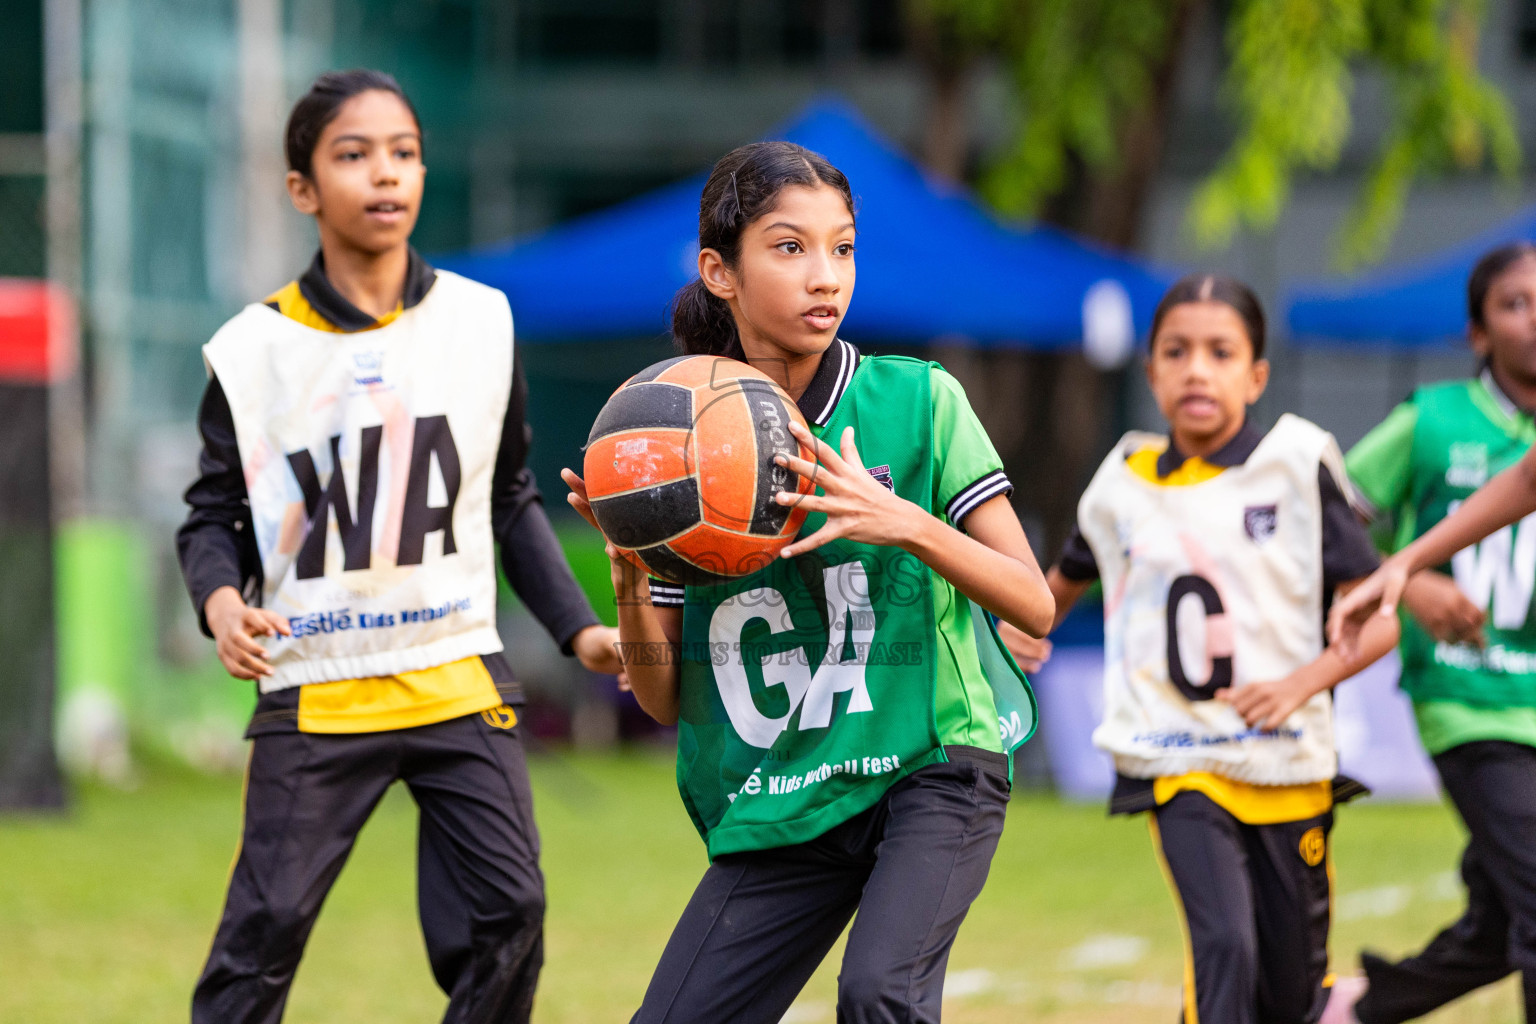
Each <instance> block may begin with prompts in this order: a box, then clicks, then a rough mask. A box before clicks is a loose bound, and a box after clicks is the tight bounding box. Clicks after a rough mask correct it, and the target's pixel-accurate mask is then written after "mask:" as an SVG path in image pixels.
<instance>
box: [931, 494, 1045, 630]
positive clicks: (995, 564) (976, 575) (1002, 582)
mask: <svg viewBox="0 0 1536 1024" xmlns="http://www.w3.org/2000/svg"><path fill="white" fill-rule="evenodd" d="M901 546H902V547H903V548H904V549H906V550H907V551H909V552H911V553H912V554H914V555H916V556H917V557H918V558H920V559H922V561H923V562H924V564H926V565H927V566H928V567H929V568H930V569H932V570H933V571H934V572H936V573H938V574H939V575H940V576H942V577H944V578H945V579H946V580H948V581H949V582H950V583H952V584H953V585H954V587H955V589H956V590H958V591H960V592H961V593H962V594H964V595H965V596H966V597H968V598H970V599H971V600H972V601H975V602H976V603H977V604H979V605H981V606H982V607H983V608H985V609H986V610H987V611H989V612H991V613H992V614H993V615H996V616H997V617H998V618H1000V619H1002V620H1003V621H1005V622H1009V623H1011V624H1013V625H1015V626H1017V627H1018V628H1019V629H1021V630H1023V631H1024V632H1025V633H1028V634H1029V635H1030V636H1033V637H1042V636H1045V635H1046V634H1047V633H1049V632H1050V631H1051V626H1052V625H1053V624H1054V622H1055V616H1056V602H1055V599H1054V598H1052V597H1051V591H1050V588H1049V587H1047V586H1046V582H1045V575H1044V574H1043V573H1042V572H1041V571H1040V568H1039V566H1037V565H1034V564H1030V563H1026V562H1024V561H1022V560H1020V559H1018V558H1014V557H1013V556H1011V555H1007V554H1004V553H1003V552H1001V551H995V550H993V549H992V548H989V547H987V545H985V544H983V543H981V542H980V541H978V540H976V539H975V538H973V537H968V536H966V535H965V534H963V533H961V532H960V531H959V530H956V529H955V528H954V527H952V526H949V525H948V524H946V523H944V522H942V521H940V520H939V519H936V518H935V517H933V516H931V515H928V514H927V513H920V514H919V515H918V516H914V518H913V529H912V530H911V534H910V536H909V538H908V539H907V540H906V541H905V542H904V543H903V544H902V545H901Z"/></svg>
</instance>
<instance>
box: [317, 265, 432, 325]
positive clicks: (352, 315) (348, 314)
mask: <svg viewBox="0 0 1536 1024" xmlns="http://www.w3.org/2000/svg"><path fill="white" fill-rule="evenodd" d="M436 280H437V271H436V270H433V269H432V265H431V264H430V263H428V262H427V261H426V260H424V259H422V258H421V256H420V255H419V254H418V253H417V252H416V250H415V249H410V250H409V251H408V253H407V256H406V264H405V290H404V291H403V292H401V293H400V304H401V306H403V307H404V308H405V309H410V308H411V307H412V306H414V305H416V304H418V303H419V302H421V300H422V299H424V298H426V297H427V292H429V291H431V290H432V285H433V283H434V282H435V281H436ZM299 294H300V295H302V296H304V301H305V302H308V303H309V304H310V305H311V306H313V307H314V310H315V312H316V313H319V314H320V315H321V316H323V317H325V318H326V319H327V320H329V321H330V322H331V323H332V324H334V325H335V326H336V328H337V329H338V330H341V331H362V330H367V329H368V328H369V327H372V326H373V325H374V324H376V323H378V321H377V320H375V319H374V318H373V317H371V316H369V315H368V314H367V313H364V312H363V311H362V310H360V309H358V308H357V307H356V306H354V305H352V303H351V302H349V301H348V300H347V298H346V296H344V295H342V294H341V292H339V291H337V290H336V286H335V285H333V284H331V279H330V278H329V277H327V276H326V275H325V253H324V252H321V251H319V250H317V251H316V252H315V258H314V259H313V260H311V261H310V264H309V269H308V270H306V271H304V276H303V277H301V278H299Z"/></svg>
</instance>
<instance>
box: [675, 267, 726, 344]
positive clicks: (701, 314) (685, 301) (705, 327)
mask: <svg viewBox="0 0 1536 1024" xmlns="http://www.w3.org/2000/svg"><path fill="white" fill-rule="evenodd" d="M672 338H673V341H674V342H675V343H676V345H677V348H678V351H680V352H682V353H683V354H684V355H689V356H724V355H729V356H734V355H736V353H738V352H739V351H740V350H741V342H740V340H739V339H738V338H737V336H736V318H735V317H733V316H732V315H731V307H730V306H729V305H728V304H727V303H726V301H725V300H724V299H722V298H720V296H718V295H715V294H713V293H712V292H711V291H710V290H709V289H708V288H706V287H704V282H703V281H693V282H691V283H690V284H688V285H686V286H684V288H683V289H682V290H681V291H679V292H678V293H677V296H676V297H675V298H674V299H673V300H672Z"/></svg>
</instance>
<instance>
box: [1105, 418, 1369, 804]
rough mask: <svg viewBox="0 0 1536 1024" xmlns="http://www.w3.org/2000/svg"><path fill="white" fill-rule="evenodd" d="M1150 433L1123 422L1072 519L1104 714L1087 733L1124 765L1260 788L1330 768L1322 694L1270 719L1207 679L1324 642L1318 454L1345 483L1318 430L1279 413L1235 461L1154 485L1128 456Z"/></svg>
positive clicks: (1310, 651)
mask: <svg viewBox="0 0 1536 1024" xmlns="http://www.w3.org/2000/svg"><path fill="white" fill-rule="evenodd" d="M1164 444H1166V441H1165V440H1164V439H1163V438H1159V437H1154V436H1152V435H1147V434H1128V435H1127V436H1126V437H1125V438H1124V439H1122V440H1121V442H1120V443H1119V445H1117V446H1116V448H1115V450H1114V451H1112V452H1111V453H1110V455H1109V457H1108V458H1107V459H1105V460H1104V464H1103V465H1102V466H1101V467H1100V468H1099V470H1098V472H1097V473H1096V474H1095V476H1094V478H1093V482H1092V483H1091V484H1090V485H1089V486H1088V490H1087V491H1086V492H1085V493H1084V495H1083V498H1082V501H1081V503H1080V504H1079V506H1078V524H1079V528H1080V529H1081V530H1082V533H1083V536H1084V538H1085V539H1086V540H1087V542H1088V544H1089V546H1090V547H1091V548H1092V549H1093V554H1094V558H1095V559H1096V560H1097V561H1098V566H1099V572H1100V575H1101V578H1102V581H1103V587H1104V627H1105V628H1104V633H1105V637H1104V655H1105V669H1104V696H1105V701H1104V704H1105V709H1104V721H1103V723H1102V724H1101V725H1100V726H1099V728H1098V729H1097V730H1096V731H1095V732H1094V742H1095V743H1096V744H1097V745H1098V746H1100V747H1101V748H1103V749H1104V750H1107V751H1109V752H1110V753H1111V754H1112V755H1114V758H1115V766H1116V769H1117V770H1118V771H1120V772H1121V773H1123V774H1125V775H1129V776H1132V777H1136V778H1155V777H1159V776H1165V775H1177V774H1180V773H1183V772H1190V771H1208V772H1216V773H1219V774H1221V775H1224V776H1226V777H1228V778H1232V779H1236V780H1238V781H1242V782H1250V783H1256V784H1260V785H1293V784H1297V783H1305V782H1318V781H1322V780H1325V779H1330V778H1332V777H1333V776H1334V774H1335V773H1336V770H1337V756H1336V754H1335V751H1334V740H1333V717H1332V705H1331V702H1330V698H1329V696H1328V695H1327V694H1319V695H1317V696H1315V697H1313V698H1312V699H1311V700H1309V701H1308V702H1307V703H1306V704H1305V705H1303V706H1302V707H1301V708H1300V709H1298V710H1297V711H1296V712H1295V713H1294V714H1292V715H1291V716H1290V717H1289V718H1288V719H1286V721H1285V723H1284V724H1283V725H1282V726H1281V727H1280V728H1279V729H1276V730H1273V731H1260V730H1256V729H1250V728H1249V727H1248V726H1247V725H1246V724H1245V723H1244V721H1243V719H1242V716H1241V715H1239V714H1238V713H1237V712H1236V711H1234V710H1233V709H1232V708H1231V707H1230V706H1229V705H1227V704H1225V703H1223V702H1221V701H1217V700H1213V699H1211V698H1212V695H1213V694H1214V693H1215V691H1216V690H1218V689H1221V688H1223V687H1226V686H1232V687H1241V686H1244V685H1247V684H1248V683H1251V682H1261V681H1269V680H1275V679H1280V678H1283V677H1284V676H1287V675H1289V674H1290V673H1291V672H1293V671H1295V670H1296V669H1298V668H1300V667H1302V666H1303V665H1305V664H1307V663H1308V662H1310V661H1312V660H1313V659H1314V658H1316V657H1317V656H1318V654H1320V653H1321V652H1322V650H1323V643H1324V641H1323V612H1322V609H1323V564H1322V531H1323V521H1322V501H1321V496H1320V494H1319V492H1318V465H1319V463H1323V464H1325V465H1327V466H1328V468H1329V469H1330V470H1331V471H1332V472H1333V473H1334V475H1335V477H1336V478H1337V479H1338V480H1340V481H1344V480H1345V479H1346V477H1345V475H1344V470H1343V458H1342V456H1341V455H1340V453H1339V449H1338V445H1337V444H1336V443H1335V442H1334V440H1333V438H1332V436H1331V435H1329V434H1328V433H1327V432H1326V431H1324V430H1322V429H1321V428H1320V427H1317V426H1315V425H1313V424H1312V423H1309V422H1307V421H1306V420H1303V419H1300V418H1299V417H1296V416H1291V415H1286V416H1282V417H1281V418H1280V421H1279V422H1278V423H1276V424H1275V426H1274V428H1273V429H1272V430H1270V432H1269V433H1268V434H1267V435H1265V437H1264V439H1263V440H1262V441H1261V442H1260V443H1259V446H1258V447H1257V448H1256V449H1255V450H1254V452H1253V454H1252V455H1251V456H1250V457H1249V458H1248V460H1247V461H1246V462H1244V463H1243V464H1242V465H1239V466H1233V467H1231V468H1229V469H1226V470H1224V471H1222V472H1221V473H1220V474H1219V475H1218V476H1216V477H1214V478H1212V479H1210V480H1206V481H1204V482H1203V483H1198V484H1192V485H1188V486H1165V485H1161V484H1158V483H1154V482H1152V481H1149V480H1147V479H1145V478H1143V477H1141V476H1139V475H1137V474H1136V473H1135V472H1134V471H1132V470H1131V469H1130V468H1129V467H1128V466H1127V465H1126V461H1125V460H1126V456H1127V455H1129V454H1131V453H1132V452H1135V451H1137V450H1140V449H1143V448H1146V447H1148V446H1149V445H1157V446H1162V445H1164Z"/></svg>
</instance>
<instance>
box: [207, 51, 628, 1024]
mask: <svg viewBox="0 0 1536 1024" xmlns="http://www.w3.org/2000/svg"><path fill="white" fill-rule="evenodd" d="M285 149H286V151H287V157H288V166H289V168H290V169H289V172H288V177H287V184H288V192H289V195H290V197H291V198H292V200H293V205H294V206H295V207H296V208H297V209H298V210H299V211H300V212H302V213H305V214H309V215H310V216H312V217H314V219H315V224H316V227H317V228H318V229H319V235H320V251H319V252H318V253H317V254H316V256H315V259H314V262H313V263H312V264H311V265H310V267H309V269H308V270H307V271H305V272H304V274H303V276H302V277H300V278H299V279H298V280H296V281H294V282H292V283H290V284H289V285H288V286H287V287H285V288H283V289H281V290H279V291H278V292H277V293H275V294H274V295H272V296H271V297H269V298H268V299H267V301H266V302H264V303H257V304H253V305H251V306H249V307H247V308H246V309H245V311H244V312H242V313H240V314H239V315H238V316H236V317H235V318H234V319H232V320H230V321H229V323H227V324H225V325H224V327H223V328H222V329H221V330H220V331H219V332H218V334H216V335H215V336H214V338H213V340H212V341H211V342H209V343H208V345H207V346H205V348H204V349H203V354H204V358H205V361H206V363H207V367H208V370H209V380H208V388H207V392H206V394H205V395H204V398H203V403H202V409H201V412H200V414H199V426H200V428H201V431H202V435H203V451H202V456H201V459H200V471H201V475H200V476H199V477H198V480H197V482H196V483H194V484H193V485H192V487H191V489H190V490H189V491H188V492H187V502H188V504H189V505H191V513H190V514H189V515H188V517H187V521H186V523H185V525H183V526H182V528H181V530H180V531H179V532H178V534H177V546H178V549H179V553H180V556H181V564H182V571H183V573H184V574H185V576H186V581H187V587H188V590H189V591H190V592H191V595H192V601H193V604H194V606H195V607H196V608H197V611H198V614H199V616H200V617H201V619H202V622H203V628H204V631H205V632H207V633H208V634H209V635H210V636H212V637H213V639H214V640H215V641H216V643H217V648H218V654H219V658H220V660H221V661H222V662H223V663H224V666H225V667H226V668H227V669H228V670H229V672H230V674H231V675H234V676H235V677H237V678H240V679H254V680H257V681H258V683H259V684H260V696H259V698H258V701H257V705H256V712H255V714H254V716H253V717H252V719H251V724H250V728H249V730H248V732H247V735H248V736H249V737H250V738H251V739H252V740H253V743H252V746H251V759H250V767H249V770H248V773H247V784H246V792H245V809H244V817H245V823H244V829H243V833H242V836H241V843H240V852H239V854H238V856H237V858H236V860H235V864H234V868H233V871H232V873H231V876H230V881H229V893H228V898H227V901H226V903H225V907H224V915H223V919H222V920H221V921H220V923H219V928H218V933H217V935H216V936H215V938H214V941H213V948H212V950H211V951H210V952H209V955H208V962H207V965H206V967H205V968H204V970H203V974H202V977H201V978H200V979H199V980H198V983H197V989H196V992H195V993H194V995H193V1000H192V1019H193V1020H194V1021H195V1022H207V1024H214V1022H217V1024H238V1022H250V1024H255V1022H274V1021H277V1020H279V1019H280V1018H281V1016H282V1013H283V1006H284V1004H285V1002H286V1000H287V997H288V990H289V987H290V985H291V984H292V982H293V976H294V971H295V970H296V968H297V967H298V964H299V958H300V956H301V955H302V954H303V950H304V943H305V941H306V939H307V938H308V936H309V932H310V929H311V928H312V927H313V925H314V923H315V919H316V916H317V915H318V914H319V912H320V905H321V902H322V901H323V900H324V898H325V895H326V893H327V892H328V891H329V889H330V887H331V884H332V882H334V881H335V879H336V876H337V874H338V873H339V872H340V870H341V866H342V864H343V863H344V862H345V861H346V858H347V854H348V853H349V852H350V850H351V848H352V843H353V840H354V839H355V838H356V836H357V833H358V830H359V829H360V828H361V827H362V825H363V823H364V822H365V821H366V820H367V819H368V816H369V815H370V814H371V813H372V811H373V808H374V807H375V806H376V805H377V804H378V801H379V799H380V797H382V796H383V794H384V791H385V790H386V789H387V788H388V787H389V786H390V785H391V784H392V783H393V782H394V781H395V780H397V779H401V780H404V781H405V783H406V785H407V786H408V787H409V788H410V791H411V795H412V796H413V797H414V798H415V800H416V803H417V805H418V807H419V808H420V810H421V832H420V846H419V849H420V852H419V856H420V863H419V869H418V870H419V873H418V897H419V902H420V910H421V924H422V931H423V933H424V936H425V939H426V945H427V953H428V956H429V958H430V959H431V963H432V970H433V973H434V974H435V975H436V977H437V980H438V983H439V984H440V985H441V986H442V988H443V991H444V992H446V993H447V994H448V995H449V997H450V999H449V1005H448V1011H447V1015H446V1016H445V1018H444V1019H445V1020H447V1021H483V1022H492V1021H495V1022H509V1024H510V1022H518V1021H527V1020H528V1017H529V1013H530V1010H531V1007H532V1004H533V991H534V985H535V983H536V982H537V980H538V974H539V967H540V964H541V963H542V962H543V912H544V881H543V876H542V874H541V873H540V871H539V864H538V849H539V845H538V834H537V832H536V830H535V828H534V823H533V813H532V810H533V809H532V803H531V797H530V792H529V786H528V772H527V766H526V764H525V762H524V759H523V747H522V738H521V736H520V730H519V729H518V705H519V704H520V703H521V691H520V690H519V688H518V685H517V683H516V681H515V680H514V679H513V677H512V673H511V671H510V669H509V668H508V666H507V663H506V661H505V660H504V659H503V658H502V655H501V649H502V645H501V640H500V638H499V637H498V636H497V633H496V620H495V604H496V550H495V548H496V545H497V544H499V545H500V547H501V564H502V567H503V568H504V570H505V571H506V574H507V578H508V580H509V581H510V582H511V584H512V587H513V589H514V590H516V591H517V592H518V594H519V595H520V596H521V597H522V599H523V601H524V603H525V604H526V605H527V606H528V608H529V609H530V610H531V611H532V612H533V613H534V615H536V616H537V617H538V618H539V619H540V621H541V622H543V624H544V626H545V627H546V628H547V629H548V630H549V632H550V635H551V636H552V637H553V638H554V640H555V642H556V643H558V644H560V645H561V647H562V648H563V649H564V650H565V651H566V652H567V653H572V652H574V653H575V654H576V655H577V656H579V657H580V659H581V661H582V663H583V664H584V665H586V666H587V667H588V668H590V669H592V670H594V671H599V672H617V671H619V665H618V661H617V657H616V655H615V653H614V650H613V642H614V640H615V639H616V636H615V631H614V630H611V629H608V628H606V627H603V626H600V625H598V622H597V618H596V617H595V616H594V615H593V613H592V609H591V607H590V606H589V605H588V603H587V601H586V598H585V597H584V596H583V595H582V592H581V590H580V589H579V588H578V587H577V585H576V582H575V579H574V578H573V577H572V575H571V572H570V569H569V568H568V567H567V565H566V563H565V559H564V556H563V554H562V553H561V551H560V547H559V545H558V543H557V542H556V540H555V536H554V533H553V531H552V530H551V529H550V525H549V521H548V519H547V518H546V517H545V514H544V510H543V507H542V505H541V504H540V498H539V492H538V489H537V487H536V486H535V484H534V481H533V478H532V476H531V475H530V474H529V472H528V470H527V468H526V467H525V465H524V458H525V456H526V454H527V447H528V436H529V435H528V428H527V425H526V423H525V422H524V417H523V413H524V406H525V403H526V399H527V385H526V383H525V381H524V379H523V375H522V369H521V364H520V363H519V362H517V361H516V360H515V359H514V356H513V347H512V318H511V314H510V312H509V310H508V309H507V300H506V298H505V296H503V295H502V294H501V293H500V292H498V291H494V290H492V289H490V288H486V287H483V286H481V285H478V284H474V283H472V282H470V281H466V280H464V279H463V278H460V277H457V276H455V275H453V274H449V273H444V272H440V271H435V270H433V268H432V267H430V266H428V265H427V263H426V262H425V261H424V260H422V258H421V257H420V256H418V255H417V254H416V252H415V250H413V249H412V248H411V247H410V243H409V238H410V234H411V229H412V228H413V227H414V225H415V223H416V215H417V212H418V211H419V210H420V208H421V197H422V184H423V178H424V175H425V171H426V169H425V167H424V166H423V164H422V139H421V126H420V124H419V123H418V121H417V118H416V113H415V110H414V109H413V108H412V106H411V104H410V102H409V101H408V100H407V99H406V97H405V94H404V93H403V92H402V91H401V90H400V86H399V85H398V84H396V83H395V80H394V79H393V78H391V77H390V76H388V75H385V74H381V73H379V72H376V71H348V72H342V73H333V74H327V75H322V76H321V77H320V78H319V79H318V80H317V81H316V82H315V84H314V85H313V86H312V87H311V88H310V90H309V92H308V93H307V94H306V95H305V96H304V97H303V98H302V99H300V100H299V102H298V104H297V105H296V106H295V107H294V108H293V113H292V115H291V116H290V118H289V121H288V128H287V135H286V138H285Z"/></svg>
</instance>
